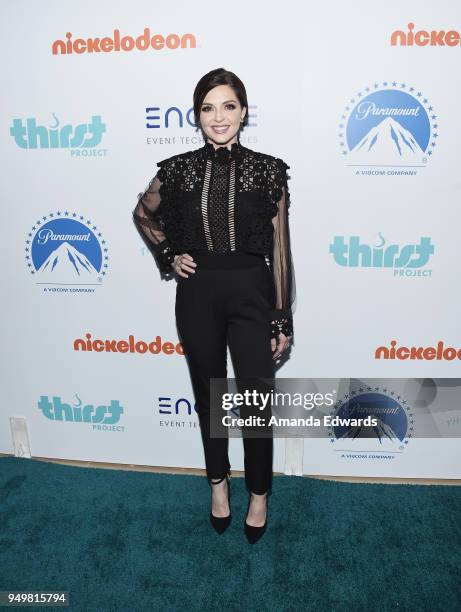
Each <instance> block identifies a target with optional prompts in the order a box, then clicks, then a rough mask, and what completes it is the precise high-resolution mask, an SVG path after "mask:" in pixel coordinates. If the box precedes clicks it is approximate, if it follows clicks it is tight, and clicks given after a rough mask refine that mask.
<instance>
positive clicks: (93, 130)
mask: <svg viewBox="0 0 461 612" xmlns="http://www.w3.org/2000/svg"><path fill="white" fill-rule="evenodd" d="M52 117H53V120H52V122H50V125H48V126H46V125H42V124H40V123H38V122H37V119H36V118H35V117H28V118H27V119H20V118H15V119H13V124H12V126H11V128H10V135H11V136H12V137H13V140H14V142H15V143H16V145H17V146H18V147H20V148H21V149H69V150H70V155H71V157H105V156H106V154H107V149H97V148H96V147H98V145H100V144H101V141H102V137H103V134H104V133H105V132H106V124H105V123H103V122H102V119H101V116H100V115H93V116H92V117H91V120H90V122H89V123H78V124H77V125H72V124H71V123H64V124H62V123H61V121H60V119H59V118H58V117H57V116H56V114H55V113H52Z"/></svg>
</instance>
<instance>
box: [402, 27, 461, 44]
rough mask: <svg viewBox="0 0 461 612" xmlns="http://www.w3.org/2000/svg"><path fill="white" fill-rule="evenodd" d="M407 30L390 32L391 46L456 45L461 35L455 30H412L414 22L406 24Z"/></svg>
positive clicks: (460, 39)
mask: <svg viewBox="0 0 461 612" xmlns="http://www.w3.org/2000/svg"><path fill="white" fill-rule="evenodd" d="M407 27H408V32H403V31H402V30H395V32H392V34H391V46H393V47H395V46H400V47H412V46H414V45H416V46H417V47H427V46H428V45H429V46H430V47H445V46H446V47H458V46H459V44H460V41H461V35H460V33H459V32H458V31H457V30H448V32H446V31H445V30H431V31H430V32H428V31H427V30H417V31H416V32H414V31H413V30H414V27H415V24H414V23H409V24H408V26H407Z"/></svg>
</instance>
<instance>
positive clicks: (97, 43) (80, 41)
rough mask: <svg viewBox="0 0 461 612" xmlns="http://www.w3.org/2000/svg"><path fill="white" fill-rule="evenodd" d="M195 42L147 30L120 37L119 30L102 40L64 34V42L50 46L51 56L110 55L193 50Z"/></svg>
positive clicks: (190, 38)
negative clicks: (151, 50)
mask: <svg viewBox="0 0 461 612" xmlns="http://www.w3.org/2000/svg"><path fill="white" fill-rule="evenodd" d="M196 46H197V40H196V38H195V36H194V35H193V34H191V33H187V34H182V35H181V36H180V35H179V34H167V35H166V36H164V35H163V34H153V35H152V34H151V32H150V29H149V28H144V32H143V33H142V34H141V35H140V36H138V37H137V38H134V37H133V36H121V35H120V30H114V32H113V35H112V36H104V37H103V38H75V39H74V40H72V32H67V33H66V40H60V39H58V40H55V41H54V42H53V44H52V45H51V52H52V54H53V55H70V54H72V53H77V54H82V53H101V52H102V53H111V52H113V51H136V50H137V51H148V50H149V49H153V50H154V51H161V50H162V49H195V48H196Z"/></svg>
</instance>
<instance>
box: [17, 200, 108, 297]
mask: <svg viewBox="0 0 461 612" xmlns="http://www.w3.org/2000/svg"><path fill="white" fill-rule="evenodd" d="M25 260H26V265H27V269H28V270H29V272H30V274H31V275H32V276H33V277H34V280H35V282H36V284H37V285H41V286H42V287H43V292H44V293H45V292H48V293H50V292H53V293H55V292H60V293H77V292H78V293H82V292H83V293H94V291H95V287H98V286H100V285H101V284H102V282H103V279H104V277H105V276H106V274H107V270H108V261H109V255H108V248H107V243H106V241H105V240H104V238H103V235H102V233H101V231H100V230H99V229H98V227H97V226H96V225H94V224H93V223H92V221H91V220H89V219H85V217H83V216H82V215H77V213H75V212H73V213H70V212H68V211H67V210H66V211H64V212H62V211H57V212H56V213H50V214H49V215H48V216H46V215H44V216H43V217H42V218H41V219H38V220H37V221H36V222H35V224H34V225H33V226H32V229H31V231H30V232H29V233H28V235H27V239H26V247H25Z"/></svg>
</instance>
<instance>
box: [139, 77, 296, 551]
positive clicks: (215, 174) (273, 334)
mask: <svg viewBox="0 0 461 612" xmlns="http://www.w3.org/2000/svg"><path fill="white" fill-rule="evenodd" d="M193 99H194V115H195V123H196V125H197V126H198V128H200V129H201V130H202V134H203V137H204V140H205V144H204V145H203V146H202V147H201V148H199V149H197V150H192V151H187V152H186V153H180V154H177V155H174V156H172V157H170V158H168V159H165V160H163V161H160V162H158V163H157V166H159V168H160V169H159V170H158V172H157V174H156V175H155V177H154V178H153V179H152V180H151V182H150V184H149V186H148V188H147V190H146V191H145V192H144V193H143V194H140V195H139V199H138V203H137V205H136V208H135V209H134V211H133V219H134V222H135V224H136V227H137V229H138V231H139V233H140V234H141V236H142V238H143V240H144V241H145V243H146V245H147V246H148V247H149V249H150V251H151V252H152V253H153V255H154V256H155V258H156V260H157V263H158V265H159V268H160V270H161V271H162V272H173V271H174V272H176V274H177V275H178V277H179V278H178V284H177V286H176V304H175V315H176V323H177V327H178V331H179V336H180V340H181V343H182V346H183V349H184V354H185V356H186V359H187V363H188V366H189V371H190V375H191V381H192V386H193V391H194V395H195V401H196V410H197V413H198V416H199V422H200V429H201V435H202V442H203V447H204V454H205V464H206V472H207V478H208V481H209V483H210V484H211V485H213V486H211V490H212V508H211V512H210V520H211V523H212V525H213V527H214V528H215V529H216V531H217V532H218V533H222V532H223V531H224V530H225V529H226V528H227V527H228V525H229V523H230V520H231V512H230V506H229V501H230V498H229V493H230V486H229V485H230V481H229V470H230V463H229V458H228V437H227V436H222V437H216V436H213V435H211V433H210V417H213V416H215V415H216V411H217V410H218V408H216V407H215V408H213V410H212V411H210V404H211V402H210V379H211V378H221V379H223V378H226V377H227V364H226V356H227V345H228V346H229V351H230V353H231V357H232V362H233V366H234V372H235V376H236V381H240V382H239V390H241V389H242V388H243V387H245V388H247V386H246V383H244V382H243V381H244V380H246V381H247V380H249V379H251V380H253V381H254V380H260V379H261V378H264V379H272V378H273V377H274V370H275V359H277V358H278V357H279V356H280V355H281V354H282V353H283V352H284V351H285V350H286V349H287V347H288V346H289V343H290V340H291V339H292V337H293V322H292V312H291V307H292V304H293V302H294V298H295V283H294V268H293V263H292V257H291V250H290V233H289V226H288V208H289V191H288V186H287V174H286V170H287V168H289V166H288V165H287V164H286V163H285V162H284V161H283V160H281V159H279V158H277V157H273V156H271V155H266V154H263V153H258V152H256V151H253V150H251V149H249V148H247V147H244V146H243V145H242V144H241V143H240V141H239V134H240V131H241V130H242V129H243V127H244V126H245V125H247V124H248V102H247V96H246V91H245V87H244V85H243V83H242V81H241V80H240V79H239V78H238V77H237V76H236V75H235V74H234V73H232V72H229V71H227V70H225V69H223V68H218V69H216V70H212V71H211V72H209V73H207V74H205V75H204V76H203V77H202V78H201V79H200V81H199V82H198V84H197V86H196V88H195V91H194V96H193ZM198 128H197V129H198ZM250 386H251V385H250ZM256 386H257V385H256ZM251 388H255V385H252V386H251ZM242 408H243V407H241V409H240V416H242V414H243V410H242ZM258 414H259V412H258ZM269 415H270V411H269ZM243 445H244V464H245V484H246V487H247V489H248V491H249V493H250V496H249V500H248V508H247V516H246V519H245V520H244V529H245V534H246V536H247V539H248V540H249V542H251V543H254V542H256V541H257V540H258V539H259V538H260V537H261V536H262V535H263V533H264V532H265V530H266V526H267V496H268V495H269V494H270V493H271V489H272V454H273V436H272V431H271V430H270V429H269V430H267V429H265V430H264V431H263V433H262V434H261V435H260V436H257V435H255V436H253V437H252V436H251V435H250V433H249V429H248V430H247V429H246V428H244V431H243Z"/></svg>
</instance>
